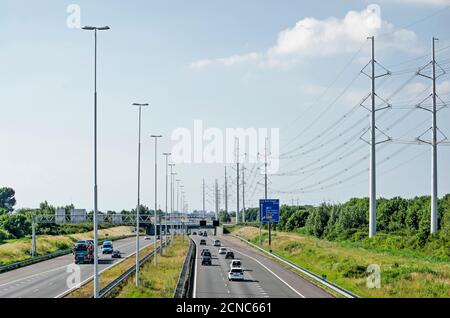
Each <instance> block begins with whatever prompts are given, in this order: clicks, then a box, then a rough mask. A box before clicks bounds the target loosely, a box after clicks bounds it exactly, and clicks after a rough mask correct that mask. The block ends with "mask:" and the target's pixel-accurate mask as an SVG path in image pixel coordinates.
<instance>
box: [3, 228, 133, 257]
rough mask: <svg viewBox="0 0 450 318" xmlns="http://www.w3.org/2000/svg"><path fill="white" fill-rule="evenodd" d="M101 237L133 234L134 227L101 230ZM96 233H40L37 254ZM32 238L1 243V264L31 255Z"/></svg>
mask: <svg viewBox="0 0 450 318" xmlns="http://www.w3.org/2000/svg"><path fill="white" fill-rule="evenodd" d="M98 233H99V239H100V240H104V239H107V238H108V239H112V238H117V237H126V236H129V235H133V232H132V227H129V226H119V227H114V228H109V229H103V230H99V231H98ZM93 237H94V233H93V232H92V231H91V232H87V233H79V234H71V235H54V236H52V235H38V236H37V237H36V242H37V249H38V253H37V256H41V255H47V254H51V253H54V252H57V251H61V250H67V249H70V248H72V247H73V246H74V243H75V242H76V241H78V240H86V239H92V238H93ZM30 250H31V240H30V239H19V240H14V241H11V242H8V243H4V244H1V245H0V265H7V264H11V263H15V262H20V261H23V260H26V259H29V258H30V257H31V255H30Z"/></svg>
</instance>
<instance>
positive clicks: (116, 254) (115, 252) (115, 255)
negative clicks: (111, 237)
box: [111, 251, 122, 258]
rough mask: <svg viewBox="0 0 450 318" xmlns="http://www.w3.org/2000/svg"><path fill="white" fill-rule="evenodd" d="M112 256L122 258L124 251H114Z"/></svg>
mask: <svg viewBox="0 0 450 318" xmlns="http://www.w3.org/2000/svg"><path fill="white" fill-rule="evenodd" d="M111 257H112V258H122V253H120V251H114V252H112V255H111Z"/></svg>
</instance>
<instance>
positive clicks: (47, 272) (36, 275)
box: [0, 265, 67, 287]
mask: <svg viewBox="0 0 450 318" xmlns="http://www.w3.org/2000/svg"><path fill="white" fill-rule="evenodd" d="M66 266H67V265H64V266H61V267H57V268H54V269H51V270H49V271H46V272H43V273H38V274H34V275H31V276H26V277H23V278H19V279H16V280H14V281H12V282H9V283H5V284H2V285H0V287H3V286H7V285H11V284H16V283H18V282H21V281H26V282H31V280H33V279H36V278H37V277H38V276H41V275H46V274H49V273H53V272H56V271H58V270H60V269H63V268H66Z"/></svg>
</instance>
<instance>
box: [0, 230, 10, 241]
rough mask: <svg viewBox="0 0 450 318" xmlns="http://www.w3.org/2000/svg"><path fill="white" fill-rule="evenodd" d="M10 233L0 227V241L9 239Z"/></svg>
mask: <svg viewBox="0 0 450 318" xmlns="http://www.w3.org/2000/svg"><path fill="white" fill-rule="evenodd" d="M11 238H12V237H11V234H10V233H9V232H8V231H6V230H5V229H1V228H0V242H3V241H5V240H9V239H11Z"/></svg>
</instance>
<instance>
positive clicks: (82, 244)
mask: <svg viewBox="0 0 450 318" xmlns="http://www.w3.org/2000/svg"><path fill="white" fill-rule="evenodd" d="M73 255H74V260H75V264H93V263H94V244H92V243H91V242H88V241H78V242H77V243H76V244H75V247H74V249H73Z"/></svg>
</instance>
